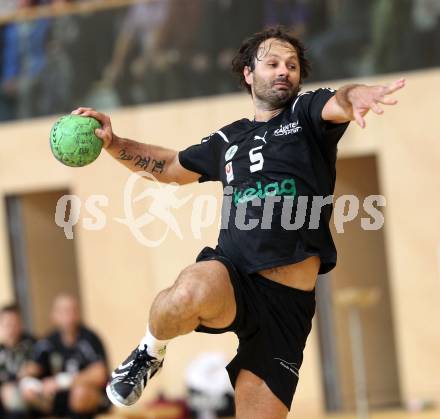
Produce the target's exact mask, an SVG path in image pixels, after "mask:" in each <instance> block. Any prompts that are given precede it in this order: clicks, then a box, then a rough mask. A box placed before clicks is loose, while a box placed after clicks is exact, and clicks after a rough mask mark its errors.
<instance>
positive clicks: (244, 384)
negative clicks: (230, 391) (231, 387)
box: [235, 370, 288, 419]
mask: <svg viewBox="0 0 440 419" xmlns="http://www.w3.org/2000/svg"><path fill="white" fill-rule="evenodd" d="M235 408H236V418H237V419H285V418H286V417H287V413H288V410H287V407H286V406H285V405H284V403H282V402H281V401H280V400H279V399H278V398H277V397H276V396H275V395H274V394H273V393H272V392H271V391H270V389H269V387H268V386H267V385H266V383H265V382H264V381H263V380H261V379H260V378H259V377H257V376H256V375H255V374H253V373H252V372H250V371H248V370H241V371H240V373H239V374H238V377H237V381H236V383H235Z"/></svg>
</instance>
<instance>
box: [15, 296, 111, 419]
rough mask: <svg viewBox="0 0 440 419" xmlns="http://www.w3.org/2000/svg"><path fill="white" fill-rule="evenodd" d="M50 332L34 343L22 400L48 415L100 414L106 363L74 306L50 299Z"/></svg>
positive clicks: (95, 338) (104, 402)
mask: <svg viewBox="0 0 440 419" xmlns="http://www.w3.org/2000/svg"><path fill="white" fill-rule="evenodd" d="M52 321H53V323H54V325H55V331H54V332H53V333H52V334H50V335H49V336H48V337H47V338H46V339H43V340H41V341H39V342H37V344H36V346H35V351H34V354H33V360H32V361H31V362H30V363H29V365H28V367H27V373H28V375H30V376H29V377H26V378H24V379H23V381H22V388H23V395H24V397H25V398H26V400H27V401H28V402H29V403H31V404H32V405H33V406H35V407H36V408H38V409H39V410H41V411H43V412H44V413H47V414H51V415H53V416H61V417H64V416H70V417H75V418H76V417H77V418H90V417H92V416H93V414H95V413H96V412H98V411H101V410H103V409H105V407H106V406H107V399H106V397H105V395H104V388H105V384H106V381H107V360H106V355H105V351H104V347H103V345H102V343H101V340H100V339H99V337H98V336H97V335H96V334H95V333H93V332H92V331H91V330H90V329H88V328H86V327H85V326H83V325H82V323H81V317H80V311H79V306H78V301H77V300H76V298H74V297H72V296H70V295H59V296H58V297H56V299H55V301H54V305H53V310H52Z"/></svg>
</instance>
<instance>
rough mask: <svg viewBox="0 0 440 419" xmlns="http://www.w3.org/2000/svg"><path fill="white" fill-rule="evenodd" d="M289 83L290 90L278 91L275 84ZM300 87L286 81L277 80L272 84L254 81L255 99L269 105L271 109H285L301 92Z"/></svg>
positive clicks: (256, 79)
mask: <svg viewBox="0 0 440 419" xmlns="http://www.w3.org/2000/svg"><path fill="white" fill-rule="evenodd" d="M280 82H282V83H287V84H288V85H289V86H288V89H278V88H277V87H276V86H275V83H280ZM299 89H300V86H299V85H296V86H295V85H293V84H292V83H290V82H289V81H287V80H286V79H276V80H274V81H271V82H270V83H266V82H264V81H261V80H259V79H258V78H257V77H256V78H255V79H254V94H255V97H256V98H257V99H258V100H260V101H261V102H264V103H266V104H267V105H268V107H269V109H281V108H284V107H285V106H286V105H287V104H288V103H289V102H290V101H291V100H292V99H293V98H294V97H295V96H296V95H297V94H298V92H299Z"/></svg>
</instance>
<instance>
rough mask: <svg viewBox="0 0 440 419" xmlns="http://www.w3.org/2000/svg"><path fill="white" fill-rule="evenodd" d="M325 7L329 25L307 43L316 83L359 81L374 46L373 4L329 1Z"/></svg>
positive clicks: (352, 0)
mask: <svg viewBox="0 0 440 419" xmlns="http://www.w3.org/2000/svg"><path fill="white" fill-rule="evenodd" d="M323 7H325V8H326V10H327V17H326V20H327V22H322V23H323V25H322V27H323V30H322V32H321V33H319V34H318V35H317V36H315V37H314V38H313V39H311V40H310V41H309V42H307V46H308V52H309V56H310V58H311V61H312V68H313V72H312V76H313V79H315V80H316V79H317V80H323V79H336V78H345V77H355V76H356V75H358V73H359V64H360V63H361V62H362V58H363V56H364V55H365V54H366V52H367V50H368V47H369V43H370V42H371V26H370V25H371V15H372V13H371V10H372V2H369V1H368V2H366V1H358V0H327V1H326V2H324V3H323ZM342 52H343V56H344V58H343V59H342Z"/></svg>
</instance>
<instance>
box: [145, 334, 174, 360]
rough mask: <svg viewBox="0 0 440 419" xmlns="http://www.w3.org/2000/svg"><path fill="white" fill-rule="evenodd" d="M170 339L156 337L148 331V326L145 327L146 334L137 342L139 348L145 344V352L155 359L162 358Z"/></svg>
mask: <svg viewBox="0 0 440 419" xmlns="http://www.w3.org/2000/svg"><path fill="white" fill-rule="evenodd" d="M169 341H170V340H169V339H168V340H160V339H156V338H155V337H154V336H153V334H152V333H151V332H150V328H149V327H147V331H146V335H145V336H144V337H143V338H142V340H141V343H140V344H139V349H143V348H144V346H145V345H147V352H148V354H149V355H151V356H154V357H155V358H157V359H163V357H164V356H165V352H166V349H167V344H168V342H169Z"/></svg>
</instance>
